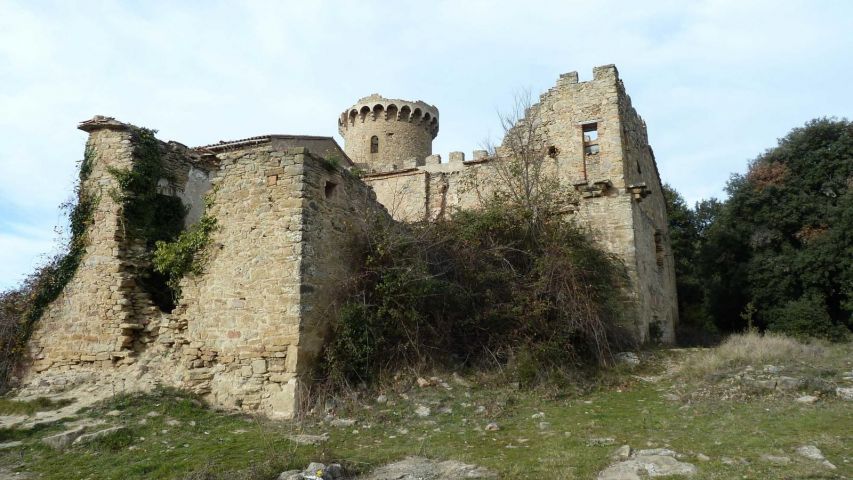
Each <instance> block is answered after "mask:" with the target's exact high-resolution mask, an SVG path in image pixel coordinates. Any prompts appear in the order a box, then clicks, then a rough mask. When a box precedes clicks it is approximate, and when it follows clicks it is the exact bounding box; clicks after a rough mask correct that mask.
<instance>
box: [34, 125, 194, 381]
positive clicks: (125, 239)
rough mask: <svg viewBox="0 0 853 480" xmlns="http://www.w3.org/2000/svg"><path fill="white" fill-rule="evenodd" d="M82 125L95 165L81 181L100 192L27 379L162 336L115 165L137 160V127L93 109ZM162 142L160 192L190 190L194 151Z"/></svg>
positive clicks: (132, 352)
mask: <svg viewBox="0 0 853 480" xmlns="http://www.w3.org/2000/svg"><path fill="white" fill-rule="evenodd" d="M80 128H81V129H82V130H85V131H87V132H89V139H88V141H87V150H89V151H91V155H92V171H91V174H90V175H89V177H88V178H87V179H86V181H85V182H84V183H83V185H82V186H81V188H82V190H83V191H84V192H85V193H86V194H87V195H92V196H93V197H94V198H96V199H97V200H96V203H95V207H94V212H93V219H92V224H91V225H90V226H89V227H88V228H87V231H86V252H85V254H84V256H83V259H82V261H81V265H80V267H79V268H78V270H77V271H76V273H75V275H74V277H73V278H72V279H71V281H70V282H69V284H68V285H67V286H66V288H65V289H64V291H63V292H62V293H61V294H60V296H59V297H58V298H57V300H55V301H54V302H53V303H52V304H51V305H50V306H49V307H48V308H47V310H46V311H45V313H44V315H43V316H42V318H41V319H40V320H39V321H38V322H37V323H36V326H35V328H34V331H33V334H32V337H31V340H30V342H29V344H28V357H29V359H28V362H27V363H28V365H26V367H27V368H26V370H27V371H26V375H27V376H26V377H25V378H24V381H25V382H27V381H31V380H32V378H33V377H34V376H35V375H38V374H40V373H41V372H45V371H47V370H50V372H49V373H51V374H53V375H55V374H57V373H61V372H67V371H75V370H81V371H82V370H91V369H96V370H98V369H104V368H112V367H124V366H127V365H131V364H134V363H135V362H136V361H137V360H139V357H140V355H141V354H142V353H143V352H145V351H146V350H147V349H148V347H149V346H150V345H151V344H152V342H153V341H154V339H155V338H156V335H157V332H158V329H159V323H160V320H161V317H162V315H163V314H162V312H160V311H159V309H158V308H157V307H156V306H154V304H153V303H152V301H151V299H150V296H149V295H148V293H146V292H145V291H144V290H143V289H142V288H141V286H140V283H139V274H140V272H142V271H144V270H145V268H146V267H147V266H148V263H147V259H146V257H145V255H144V254H143V253H144V247H143V246H142V245H140V244H139V243H138V241H137V240H135V239H133V238H132V237H131V236H129V235H128V234H127V232H126V229H125V224H124V221H123V218H122V206H121V204H120V202H118V201H117V200H116V198H115V195H114V193H115V192H116V191H117V190H118V184H117V182H116V180H115V178H114V176H113V175H112V174H111V173H110V170H111V169H118V170H125V169H130V168H132V166H133V162H134V148H135V145H134V135H133V130H132V127H131V126H129V125H126V124H123V123H121V122H118V121H116V120H114V119H111V118H107V117H95V118H94V119H92V120H89V121H86V122H83V123H81V125H80ZM160 148H161V151H162V152H163V154H164V165H165V166H166V169H167V171H169V176H170V177H171V178H172V181H171V182H166V184H164V186H163V189H162V191H161V193H164V194H170V195H174V194H182V193H184V189H183V188H181V185H186V184H188V183H191V182H190V181H189V180H188V176H189V173H190V172H191V171H192V170H193V169H194V168H196V167H194V166H193V163H194V162H193V159H191V158H190V157H189V155H188V150H187V148H186V147H183V146H181V145H179V144H165V143H162V142H161V143H160ZM202 171H204V172H205V175H206V173H207V171H206V170H202ZM167 184H168V185H167ZM198 195H199V196H200V193H198Z"/></svg>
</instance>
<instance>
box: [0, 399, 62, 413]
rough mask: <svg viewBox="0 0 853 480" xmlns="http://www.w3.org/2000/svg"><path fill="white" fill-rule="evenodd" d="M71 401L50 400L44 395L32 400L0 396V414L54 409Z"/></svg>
mask: <svg viewBox="0 0 853 480" xmlns="http://www.w3.org/2000/svg"><path fill="white" fill-rule="evenodd" d="M71 403H72V402H71V400H52V399H49V398H46V397H38V398H35V399H33V400H12V399H9V398H0V415H32V414H34V413H36V412H42V411H45V410H56V409H59V408H62V407H64V406H66V405H69V404H71Z"/></svg>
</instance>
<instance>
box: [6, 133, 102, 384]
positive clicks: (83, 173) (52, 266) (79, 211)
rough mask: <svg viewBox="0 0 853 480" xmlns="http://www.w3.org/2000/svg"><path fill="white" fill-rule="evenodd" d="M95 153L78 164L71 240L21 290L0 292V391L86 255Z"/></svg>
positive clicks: (92, 206) (70, 215)
mask: <svg viewBox="0 0 853 480" xmlns="http://www.w3.org/2000/svg"><path fill="white" fill-rule="evenodd" d="M93 162H94V152H93V150H92V149H91V148H90V147H87V148H86V150H85V152H84V155H83V160H81V161H80V167H79V170H80V171H79V174H78V178H77V183H76V185H75V187H74V193H75V195H74V200H72V201H69V202H67V203H65V204H63V205H62V208H63V209H64V210H66V211H68V220H69V222H68V223H69V232H70V238H69V240H68V243H67V244H66V245H65V246H64V248H63V250H62V251H61V252H60V253H58V254H57V255H55V256H54V257H52V258H51V259H50V260H49V261H48V262H47V263H46V264H45V265H43V266H41V267H39V268H38V269H37V270H36V271H35V272H34V273H32V274H30V275H29V276H28V277H27V278H26V279H25V280H24V281H23V282H22V284H21V286H20V287H18V288H16V289H13V290H8V291H5V292H0V391H3V390H5V389H6V388H7V386H8V380H9V375H10V373H11V372H12V369H13V368H14V366H15V364H16V363H17V361H18V359H19V358H20V355H21V354H22V353H23V351H24V349H25V348H26V344H27V341H28V340H29V338H30V335H31V334H32V331H33V327H34V326H35V324H36V322H37V321H38V320H39V319H40V318H41V317H42V315H44V312H45V310H47V307H48V305H50V304H51V302H53V301H54V300H56V298H57V297H59V294H60V293H62V291H63V290H64V289H65V286H66V285H68V283H69V282H70V281H71V279H72V278H73V277H74V274H75V273H76V272H77V268H78V267H79V266H80V263H81V262H82V260H83V256H84V255H85V253H86V244H87V238H86V233H87V231H88V228H89V226H90V225H91V224H92V218H93V212H94V209H95V206H96V205H97V203H98V197H97V196H96V195H94V194H93V193H91V192H87V191H86V190H85V189H84V188H83V184H84V183H85V182H86V180H87V179H88V178H89V175H91V173H92V166H93Z"/></svg>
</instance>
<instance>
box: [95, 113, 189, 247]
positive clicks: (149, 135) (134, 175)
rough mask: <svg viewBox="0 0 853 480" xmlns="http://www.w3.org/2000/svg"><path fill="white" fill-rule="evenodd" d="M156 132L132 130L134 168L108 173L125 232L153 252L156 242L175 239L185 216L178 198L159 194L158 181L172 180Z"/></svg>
mask: <svg viewBox="0 0 853 480" xmlns="http://www.w3.org/2000/svg"><path fill="white" fill-rule="evenodd" d="M156 133H157V132H156V130H151V129H148V128H141V127H135V126H134V127H131V135H132V136H133V143H134V150H133V156H134V161H133V166H132V167H131V168H129V169H120V168H110V169H109V170H108V171H109V173H110V174H111V175H112V176H113V177H115V179H116V181H117V182H118V189H117V190H115V191H114V192H113V196H114V198H115V199H116V200H117V201H119V202H121V204H122V209H123V219H124V221H125V228H126V229H127V232H128V233H129V234H130V235H131V236H132V237H134V238H136V239H138V240H142V241H144V242H145V245H146V247H147V248H148V249H153V248H154V245H155V244H156V243H157V242H158V241H171V240H174V239H175V238H176V237H177V236H178V234H180V232H181V230H182V229H183V222H184V216H185V215H186V209H185V208H184V205H183V203H181V199H180V198H177V197H173V196H169V195H163V194H161V193H159V192H158V189H157V187H158V183H159V182H160V180H161V179H165V180H167V181H172V180H173V178H172V175H171V174H170V173H169V172H168V171H167V170H166V168H165V167H164V165H163V159H162V152H161V150H160V145H159V142H158V141H157V139H156V138H155V136H154V135H155V134H156Z"/></svg>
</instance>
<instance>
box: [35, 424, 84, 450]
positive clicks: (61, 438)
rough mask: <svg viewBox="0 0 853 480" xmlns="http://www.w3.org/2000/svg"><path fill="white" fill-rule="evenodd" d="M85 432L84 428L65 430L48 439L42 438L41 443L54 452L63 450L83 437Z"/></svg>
mask: <svg viewBox="0 0 853 480" xmlns="http://www.w3.org/2000/svg"><path fill="white" fill-rule="evenodd" d="M85 431H86V427H77V428H72V429H71V430H66V431H64V432H60V433H57V434H55V435H51V436H49V437H44V438H42V439H41V441H42V442H43V443H44V444H46V445H48V446H49V447H51V448H54V449H56V450H64V449H66V448H68V447H69V446H70V445H71V444H72V443H73V442H74V440H76V439H77V437H79V436H80V435H83V433H84V432H85Z"/></svg>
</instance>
